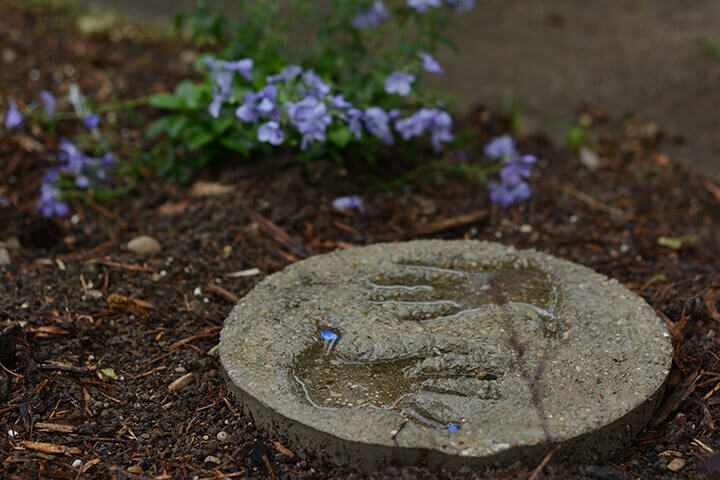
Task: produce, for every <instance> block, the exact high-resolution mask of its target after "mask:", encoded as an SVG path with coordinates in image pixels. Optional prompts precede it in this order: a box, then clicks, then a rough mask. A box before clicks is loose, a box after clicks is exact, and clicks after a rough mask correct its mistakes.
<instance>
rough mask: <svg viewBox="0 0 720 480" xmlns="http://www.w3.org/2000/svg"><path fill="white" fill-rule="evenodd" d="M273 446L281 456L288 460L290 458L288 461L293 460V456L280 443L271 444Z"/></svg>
mask: <svg viewBox="0 0 720 480" xmlns="http://www.w3.org/2000/svg"><path fill="white" fill-rule="evenodd" d="M273 445H275V450H277V451H278V452H280V453H282V454H283V455H285V456H286V457H288V458H290V459H293V458H295V454H294V453H293V452H292V451H291V450H290V449H288V448H287V447H285V446H284V445H283V444H282V443H280V442H273Z"/></svg>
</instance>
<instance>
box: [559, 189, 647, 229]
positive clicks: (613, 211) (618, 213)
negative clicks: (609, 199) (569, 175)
mask: <svg viewBox="0 0 720 480" xmlns="http://www.w3.org/2000/svg"><path fill="white" fill-rule="evenodd" d="M550 186H551V187H553V188H555V189H557V190H560V191H561V192H564V193H566V194H568V195H570V196H571V197H573V198H574V199H576V200H579V201H581V202H582V203H584V204H586V205H587V206H589V207H591V208H594V209H595V210H600V211H602V212H605V213H609V214H610V215H612V216H615V217H620V218H622V219H625V220H632V219H633V215H631V214H629V213H625V212H624V211H622V210H620V209H619V208H617V207H613V206H611V205H606V204H604V203H602V202H599V201H598V200H595V199H594V198H593V197H591V196H590V195H588V194H587V193H583V192H580V191H578V190H576V189H575V188H573V187H572V186H570V185H560V184H558V183H555V182H554V181H553V182H550Z"/></svg>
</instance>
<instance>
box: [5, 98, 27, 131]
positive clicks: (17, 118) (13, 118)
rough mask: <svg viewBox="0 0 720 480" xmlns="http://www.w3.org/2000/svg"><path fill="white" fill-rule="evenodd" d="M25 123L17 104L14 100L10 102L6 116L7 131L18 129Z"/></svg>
mask: <svg viewBox="0 0 720 480" xmlns="http://www.w3.org/2000/svg"><path fill="white" fill-rule="evenodd" d="M22 123H23V116H22V113H20V110H19V109H18V106H17V103H15V101H14V100H10V103H9V108H8V111H7V113H6V114H5V129H6V130H12V129H14V128H18V127H19V126H20V125H22Z"/></svg>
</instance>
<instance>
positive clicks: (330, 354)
mask: <svg viewBox="0 0 720 480" xmlns="http://www.w3.org/2000/svg"><path fill="white" fill-rule="evenodd" d="M396 266H397V274H390V275H384V276H378V277H376V278H374V279H373V281H372V282H371V283H370V285H369V294H368V302H369V303H370V304H372V305H382V306H384V307H385V309H384V310H385V311H384V314H385V316H386V317H389V318H392V319H396V320H400V321H410V322H413V321H414V322H422V324H423V329H422V330H420V331H418V332H417V335H418V336H420V337H421V340H420V342H423V341H424V343H421V344H420V348H419V350H418V351H417V352H415V353H414V354H412V355H411V356H409V357H408V356H406V355H405V356H399V357H396V358H390V359H388V358H382V357H378V358H367V357H366V358H364V359H357V358H353V357H348V356H346V355H338V354H336V353H335V352H334V351H333V348H332V347H334V342H332V344H331V342H324V343H323V344H322V345H316V346H313V347H311V348H310V349H308V351H307V352H306V353H305V354H303V355H301V356H300V358H299V360H298V362H297V364H296V365H295V366H294V367H293V371H294V378H295V380H296V381H297V382H298V383H299V385H300V387H301V389H302V392H303V395H304V396H305V398H306V400H307V401H308V402H310V403H311V404H312V405H313V406H315V407H317V408H326V409H339V408H380V409H394V410H396V411H397V412H399V413H400V414H401V415H402V416H404V417H405V418H407V419H408V420H411V421H416V422H421V423H424V424H427V425H432V426H436V427H442V426H444V425H445V424H449V423H452V422H462V421H463V419H462V418H451V417H450V416H448V415H447V414H445V412H446V411H448V412H451V411H452V409H450V408H448V409H445V408H442V406H443V404H444V403H445V402H449V403H452V402H462V401H463V400H469V399H481V400H488V401H493V400H498V399H499V398H500V397H501V387H500V386H499V383H498V379H499V378H500V377H502V375H503V373H504V371H505V370H507V369H512V368H513V356H512V355H511V354H509V352H507V351H506V352H504V354H503V352H501V351H500V349H498V348H494V347H485V348H483V347H482V344H479V343H476V340H481V339H482V337H484V336H486V335H487V330H486V329H487V328H497V327H499V328H503V322H504V318H503V315H502V314H505V315H508V316H511V317H515V316H518V315H519V316H520V321H521V322H526V323H527V324H528V325H532V326H533V327H536V328H537V329H538V330H539V331H541V332H542V334H543V335H546V336H553V335H557V333H558V332H557V330H556V327H557V326H556V325H555V322H554V318H553V314H552V312H553V310H554V307H555V304H556V303H557V292H556V291H555V290H554V289H553V287H552V285H551V283H550V279H549V277H548V276H546V275H544V274H543V273H542V272H540V271H538V270H531V269H519V268H513V267H512V266H511V265H508V266H503V267H501V268H496V269H482V268H467V266H466V265H463V266H453V267H452V268H449V267H448V266H437V265H412V264H407V263H397V264H396ZM498 294H500V295H502V296H503V298H504V305H497V304H495V303H494V302H495V298H494V297H495V296H497V295H498ZM503 310H504V312H503ZM451 321H453V322H461V323H462V325H459V326H456V328H459V329H461V330H462V332H463V333H464V335H466V336H467V338H468V343H467V344H466V345H463V346H460V348H459V349H452V348H445V349H441V348H439V347H438V344H439V343H441V342H439V341H438V340H437V339H436V338H434V336H432V335H431V336H429V337H428V336H423V334H424V333H426V331H427V332H430V333H432V332H433V330H437V331H438V332H440V334H441V335H442V331H443V329H442V324H443V323H444V322H451ZM436 326H440V328H437V327H436ZM375 327H376V328H377V326H375ZM370 328H373V327H372V326H371V327H370ZM531 328H532V327H531ZM476 337H480V338H476ZM336 341H339V342H347V341H349V340H347V339H343V338H342V336H340V337H339V339H338V340H336ZM345 350H347V348H346V349H345ZM423 398H424V399H430V400H431V401H433V402H437V403H438V405H440V408H434V409H431V408H425V407H423V401H422V400H420V399H423ZM453 424H454V423H453Z"/></svg>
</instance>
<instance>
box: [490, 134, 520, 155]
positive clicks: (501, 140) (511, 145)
mask: <svg viewBox="0 0 720 480" xmlns="http://www.w3.org/2000/svg"><path fill="white" fill-rule="evenodd" d="M517 154H518V153H517V150H515V140H513V138H512V137H511V136H510V135H503V136H501V137H497V138H494V139H493V140H492V141H490V143H488V144H487V145H485V155H486V156H488V157H490V158H512V157H514V156H516V155H517Z"/></svg>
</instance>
